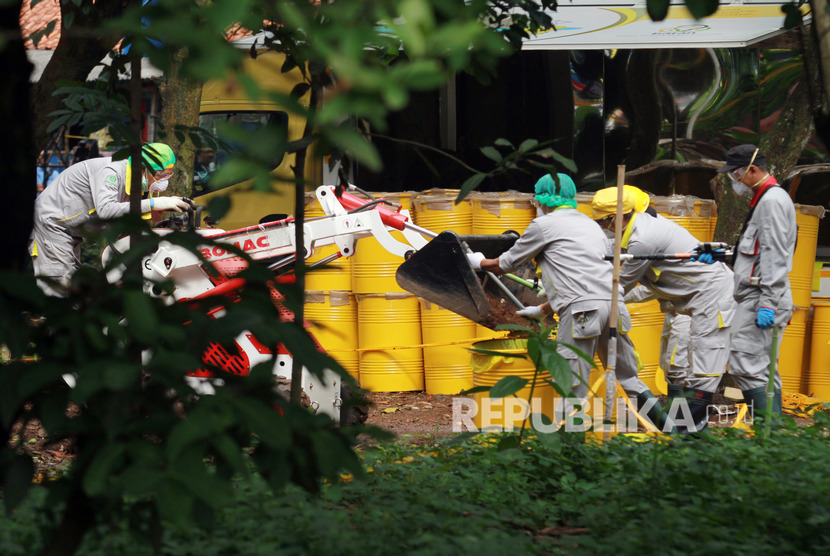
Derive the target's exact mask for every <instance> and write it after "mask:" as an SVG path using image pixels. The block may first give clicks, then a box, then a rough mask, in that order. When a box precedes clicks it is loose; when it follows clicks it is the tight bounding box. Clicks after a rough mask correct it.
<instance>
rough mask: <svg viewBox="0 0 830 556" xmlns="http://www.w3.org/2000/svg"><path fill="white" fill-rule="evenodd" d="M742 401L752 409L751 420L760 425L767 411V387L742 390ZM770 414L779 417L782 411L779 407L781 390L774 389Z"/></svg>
mask: <svg viewBox="0 0 830 556" xmlns="http://www.w3.org/2000/svg"><path fill="white" fill-rule="evenodd" d="M742 392H743V393H744V401H745V402H746V403H747V405H749V406H750V409H752V418H753V420H754V422H755V423H760V422H761V421H763V420H764V416H765V415H766V411H767V387H766V386H759V387H758V388H752V389H750V390H743V391H742ZM772 413H773V414H774V415H781V414H782V413H783V409H782V407H781V390H780V389H778V388H776V389H775V393H774V395H773V398H772Z"/></svg>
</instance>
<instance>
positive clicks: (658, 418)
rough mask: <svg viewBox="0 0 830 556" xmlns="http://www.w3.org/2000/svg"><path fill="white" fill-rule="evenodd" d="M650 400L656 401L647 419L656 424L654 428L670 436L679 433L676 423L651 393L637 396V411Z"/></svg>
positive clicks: (647, 392) (646, 392)
mask: <svg viewBox="0 0 830 556" xmlns="http://www.w3.org/2000/svg"><path fill="white" fill-rule="evenodd" d="M650 399H654V400H655V401H654V404H653V405H652V406H651V409H649V410H648V411H647V412H646V417H648V418H649V419H651V422H652V423H654V426H655V427H657V428H658V429H659V430H660V432H665V433H668V434H673V433H675V432H677V428H676V427H675V426H674V421H672V419H671V417H669V414H668V413H666V411H665V410H664V409H663V407H662V406H661V405H660V402H659V401H657V396H655V395H654V394H652V393H651V392H649V391H645V392H641V393H639V394H637V409H638V410H639V408H641V407H643V406H645V404H646V402H647V401H648V400H650Z"/></svg>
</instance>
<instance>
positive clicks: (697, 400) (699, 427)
mask: <svg viewBox="0 0 830 556" xmlns="http://www.w3.org/2000/svg"><path fill="white" fill-rule="evenodd" d="M713 396H714V393H713V392H706V391H705V390H698V389H697V388H688V387H684V388H683V391H682V393H681V394H680V395H679V396H678V398H677V399H681V398H682V399H685V400H686V403H687V404H688V407H689V412H690V413H691V416H692V420H693V421H694V426H693V427H688V426H685V424H679V425H677V432H679V433H680V434H694V433H698V432H703V431H705V430H706V428H707V427H708V426H709V406H710V405H712V398H713ZM676 416H677V417H683V413H677V414H676Z"/></svg>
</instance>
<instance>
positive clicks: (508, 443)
mask: <svg viewBox="0 0 830 556" xmlns="http://www.w3.org/2000/svg"><path fill="white" fill-rule="evenodd" d="M521 446H522V441H521V439H519V437H518V436H515V435H510V436H505V437H504V438H502V439H501V440H499V444H498V451H499V452H505V451H507V450H518V449H519V448H521Z"/></svg>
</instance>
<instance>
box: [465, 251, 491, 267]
mask: <svg viewBox="0 0 830 556" xmlns="http://www.w3.org/2000/svg"><path fill="white" fill-rule="evenodd" d="M486 258H487V257H485V256H484V253H481V252H480V251H476V252H475V253H467V260H468V261H470V264H471V265H472V267H473V270H481V261H483V260H484V259H486Z"/></svg>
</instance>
